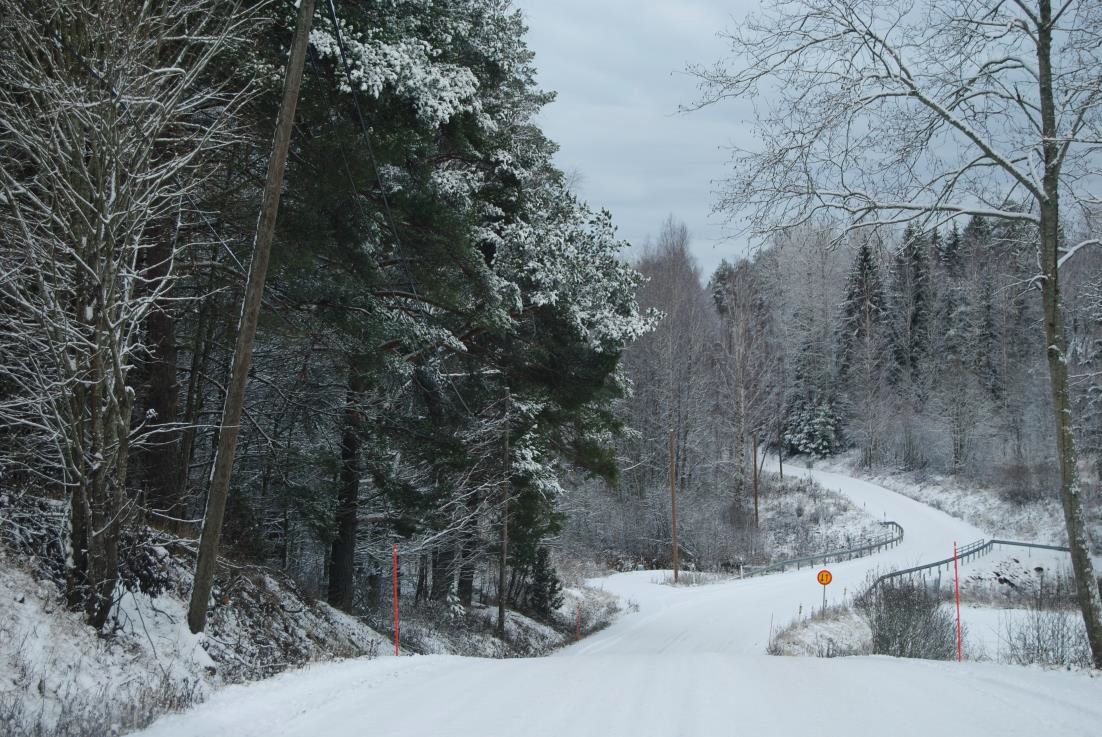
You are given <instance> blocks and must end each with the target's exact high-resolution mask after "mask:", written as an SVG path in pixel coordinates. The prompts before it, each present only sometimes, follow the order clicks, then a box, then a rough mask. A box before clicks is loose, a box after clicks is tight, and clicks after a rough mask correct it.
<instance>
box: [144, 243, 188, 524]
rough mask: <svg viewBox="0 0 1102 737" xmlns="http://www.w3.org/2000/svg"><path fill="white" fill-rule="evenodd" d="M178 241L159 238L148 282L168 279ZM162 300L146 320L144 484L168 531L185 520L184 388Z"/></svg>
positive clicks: (173, 334) (151, 254)
mask: <svg viewBox="0 0 1102 737" xmlns="http://www.w3.org/2000/svg"><path fill="white" fill-rule="evenodd" d="M173 249H174V243H173V242H172V240H171V238H170V237H168V235H167V234H166V235H164V236H162V237H161V238H158V239H157V241H156V243H155V245H154V246H153V247H152V248H151V249H150V250H149V252H148V255H147V260H148V261H149V263H150V266H149V268H148V269H147V271H146V278H148V279H151V280H154V281H159V280H163V279H165V278H167V277H168V270H169V266H170V264H171V260H172V252H173ZM170 304H171V302H169V301H168V300H162V301H161V302H160V303H159V304H158V305H157V306H156V308H155V309H154V310H153V311H152V312H150V313H149V316H148V317H147V318H146V321H145V327H146V335H147V341H146V342H147V343H148V345H149V358H148V361H147V363H146V366H145V373H146V383H145V401H144V402H142V404H141V405H140V406H141V407H142V408H144V409H145V411H146V413H147V415H151V417H150V419H148V420H147V423H148V432H149V433H152V435H151V437H150V440H149V441H148V444H147V445H146V446H145V447H144V448H143V449H142V451H141V469H142V481H143V486H144V487H145V497H146V498H145V504H146V509H147V510H148V511H149V512H151V513H152V515H153V518H154V519H155V520H156V519H157V518H158V517H161V518H162V519H164V518H168V519H164V522H165V526H166V527H167V528H168V529H171V530H176V529H178V524H177V523H175V522H174V521H173V520H175V519H179V518H181V517H182V516H183V514H182V511H183V509H182V505H181V501H182V500H181V492H182V489H183V484H182V483H180V482H181V479H180V474H179V471H180V463H179V453H180V430H179V428H177V427H175V425H176V424H177V420H178V419H179V417H178V413H179V400H178V394H179V386H178V383H177V371H176V353H177V351H176V319H175V316H174V315H173V314H172V313H171V312H170V311H169V310H170Z"/></svg>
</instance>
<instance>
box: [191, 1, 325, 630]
mask: <svg viewBox="0 0 1102 737" xmlns="http://www.w3.org/2000/svg"><path fill="white" fill-rule="evenodd" d="M313 19H314V0H302V2H301V4H300V5H299V9H298V19H297V21H296V25H295V37H294V40H293V41H292V43H291V53H290V55H289V57H288V59H287V74H286V77H285V78H284V81H283V101H282V103H281V104H280V106H279V115H278V116H277V117H276V126H275V135H274V138H273V140H272V154H271V158H270V159H269V160H268V177H267V180H266V181H265V182H264V198H263V200H262V201H261V205H260V220H259V221H258V222H257V225H256V242H255V244H254V246H253V258H252V264H251V266H250V267H249V277H248V280H247V281H246V282H245V300H244V303H243V304H242V306H241V320H240V323H239V324H238V327H237V344H236V345H235V346H234V349H233V363H232V364H231V366H230V380H229V382H228V385H227V387H226V402H225V405H224V407H223V409H222V424H221V427H220V429H219V432H218V452H217V454H216V455H215V457H214V471H213V472H212V473H211V479H210V490H209V492H208V493H207V509H206V514H205V515H204V516H203V533H202V535H201V536H200V538H199V557H198V560H197V561H196V564H195V581H194V583H193V584H192V588H191V602H190V604H189V606H188V615H187V621H188V627H190V628H191V631H192V632H193V633H198V632H202V631H203V628H204V627H206V624H207V602H208V601H209V600H210V590H211V588H212V586H213V585H214V568H215V564H216V563H217V562H218V545H219V542H220V539H221V537H222V521H223V519H224V518H225V515H226V496H227V494H228V493H229V488H230V474H231V472H232V471H233V459H234V455H235V454H236V452H237V433H238V430H239V429H240V427H241V415H242V412H243V411H244V406H245V384H246V383H247V380H248V377H249V365H250V363H251V362H252V353H253V338H254V337H255V336H256V323H257V320H258V319H259V317H260V304H261V298H262V297H263V295H264V279H265V278H266V277H267V275H268V258H269V256H270V255H271V251H272V238H273V237H274V235H275V224H276V214H277V213H278V212H279V196H280V193H281V191H282V189H283V170H284V168H285V167H286V164H287V150H288V148H289V146H290V142H291V127H292V123H293V122H294V119H295V108H296V107H297V106H298V93H299V87H300V86H301V85H302V67H303V64H304V63H305V60H306V47H307V45H308V40H309V36H310V26H311V24H312V22H313Z"/></svg>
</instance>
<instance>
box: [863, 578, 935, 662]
mask: <svg viewBox="0 0 1102 737" xmlns="http://www.w3.org/2000/svg"><path fill="white" fill-rule="evenodd" d="M857 611H858V612H859V613H860V614H861V615H862V616H863V617H864V618H865V621H866V622H868V625H869V629H870V630H872V651H873V652H874V653H877V654H878V655H892V656H894V657H897V658H925V659H929V660H948V659H949V658H951V657H953V655H954V654H955V653H956V647H957V632H956V623H955V622H954V620H953V617H952V615H951V614H950V613H949V612H948V611H947V610H945V609H944V608H943V607H942V606H941V596H940V592H939V591H938V590H937V589H934V590H931V589H929V588H927V587H926V586H924V585H923V584H922V583H921V582H915V581H911V580H909V579H902V580H894V581H887V582H884V583H881V584H880V585H879V586H874V587H873V588H871V589H870V590H869V591H867V592H866V593H865V594H864V595H862V596H861V598H859V599H858V600H857Z"/></svg>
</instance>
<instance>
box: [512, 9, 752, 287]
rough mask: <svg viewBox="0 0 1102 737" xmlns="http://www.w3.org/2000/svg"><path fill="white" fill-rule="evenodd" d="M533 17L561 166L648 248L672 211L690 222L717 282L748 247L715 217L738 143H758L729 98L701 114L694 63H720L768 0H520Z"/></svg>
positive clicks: (533, 41) (532, 42) (547, 125)
mask: <svg viewBox="0 0 1102 737" xmlns="http://www.w3.org/2000/svg"><path fill="white" fill-rule="evenodd" d="M514 4H515V5H516V6H518V7H520V8H521V9H522V10H523V11H524V14H525V16H526V18H527V22H528V26H529V32H528V42H529V46H530V47H531V49H532V50H533V51H534V52H535V53H536V66H537V68H538V69H539V83H540V86H541V87H543V88H544V89H551V90H555V91H556V92H557V93H558V99H557V100H556V101H555V102H554V103H552V104H551V105H550V106H549V107H548V108H547V109H546V110H545V111H544V113H543V114H542V116H541V119H540V122H541V124H542V126H543V129H544V131H545V132H546V133H547V135H548V136H549V137H550V138H552V139H553V140H555V141H556V142H558V143H559V145H560V146H561V150H560V151H559V154H558V157H557V161H558V164H559V166H560V168H562V169H563V170H565V171H567V172H571V171H575V170H576V171H578V172H580V173H581V177H582V178H581V183H580V186H579V187H578V190H579V192H580V194H581V195H582V196H583V197H584V198H585V199H586V200H587V201H589V202H590V203H591V204H593V205H595V206H603V207H607V208H608V209H609V210H611V211H612V215H613V219H614V221H615V223H616V225H617V226H618V228H619V235H620V237H622V238H624V239H626V240H628V241H631V242H632V243H633V244H636V246H638V245H639V244H642V243H643V241H644V240H645V239H646V238H647V236H648V235H651V236H654V235H657V233H658V230H659V228H660V227H661V225H662V222H663V221H664V220H665V218H666V216H667V215H669V214H672V215H674V217H676V218H678V219H680V220H683V221H684V222H685V223H686V224H687V225H688V226H689V230H690V232H691V233H692V236H693V252H694V253H695V255H696V257H697V259H698V260H699V261H700V264H701V266H702V268H703V270H704V274H705V278H706V277H707V275H708V274H710V273H711V271H712V270H714V269H715V267H716V265H717V264H719V261H720V259H722V258H727V259H728V260H731V259H733V258H737V256H738V255H739V254H741V253H743V252H744V251H745V249H746V241H745V239H743V238H739V237H732V235H731V234H732V231H733V228H731V227H725V226H724V225H723V218H722V217H721V216H716V215H712V214H711V208H712V203H713V201H714V196H713V192H714V190H715V189H716V187H717V185H718V180H721V179H723V178H724V177H725V176H726V174H727V167H726V164H727V161H728V160H729V159H730V152H729V151H728V147H729V146H730V145H731V144H732V143H733V142H735V143H740V144H742V145H746V144H748V143H749V134H750V126H749V118H750V112H749V108H748V106H746V105H742V104H739V105H736V104H732V103H727V104H724V105H721V106H713V107H711V108H706V109H704V110H701V111H697V112H692V113H679V112H678V109H679V106H682V105H688V104H691V103H692V102H693V101H694V100H696V99H697V87H696V80H695V79H693V78H692V77H690V76H688V75H687V74H685V67H686V66H687V65H688V64H712V63H714V62H716V61H718V60H719V59H721V58H723V57H724V56H725V55H726V53H727V46H726V44H725V43H724V42H723V40H721V39H719V38H717V33H718V32H719V31H721V30H724V29H732V28H734V27H735V24H736V23H737V21H738V19H741V18H742V17H743V16H745V14H746V12H747V10H748V9H752V8H753V7H755V6H756V5H757V2H756V0H514Z"/></svg>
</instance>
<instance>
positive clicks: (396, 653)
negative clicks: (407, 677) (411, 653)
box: [394, 543, 400, 657]
mask: <svg viewBox="0 0 1102 737" xmlns="http://www.w3.org/2000/svg"><path fill="white" fill-rule="evenodd" d="M399 639H400V637H399V634H398V543H394V655H395V657H397V656H398V641H399Z"/></svg>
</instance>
